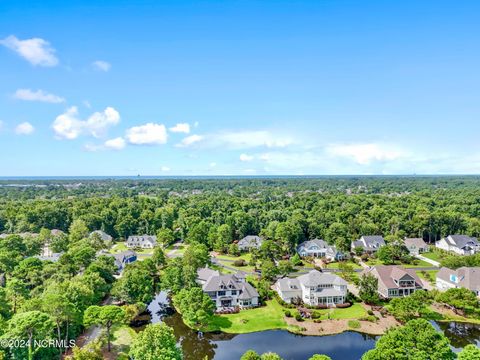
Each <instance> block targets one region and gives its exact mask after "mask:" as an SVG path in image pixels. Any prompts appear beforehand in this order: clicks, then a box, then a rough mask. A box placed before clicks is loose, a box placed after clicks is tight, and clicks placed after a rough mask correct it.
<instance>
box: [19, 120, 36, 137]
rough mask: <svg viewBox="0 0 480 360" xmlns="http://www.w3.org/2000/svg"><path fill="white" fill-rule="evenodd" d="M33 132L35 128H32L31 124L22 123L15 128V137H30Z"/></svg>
mask: <svg viewBox="0 0 480 360" xmlns="http://www.w3.org/2000/svg"><path fill="white" fill-rule="evenodd" d="M34 131H35V128H34V127H33V125H32V124H30V123H29V122H23V123H21V124H18V125H17V126H16V127H15V133H16V134H17V135H30V134H32V133H33V132H34Z"/></svg>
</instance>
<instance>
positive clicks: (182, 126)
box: [169, 123, 190, 134]
mask: <svg viewBox="0 0 480 360" xmlns="http://www.w3.org/2000/svg"><path fill="white" fill-rule="evenodd" d="M169 130H170V131H171V132H174V133H185V134H188V133H189V132H190V125H189V124H187V123H179V124H177V125H175V126H173V127H171V128H170V129H169Z"/></svg>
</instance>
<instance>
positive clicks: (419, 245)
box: [404, 238, 428, 255]
mask: <svg viewBox="0 0 480 360" xmlns="http://www.w3.org/2000/svg"><path fill="white" fill-rule="evenodd" d="M404 243H405V246H406V247H407V249H408V251H409V252H410V254H411V255H419V254H422V253H425V252H428V245H427V243H426V242H425V241H424V240H423V239H422V238H405V240H404Z"/></svg>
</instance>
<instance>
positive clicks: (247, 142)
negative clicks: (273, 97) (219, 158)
mask: <svg viewBox="0 0 480 360" xmlns="http://www.w3.org/2000/svg"><path fill="white" fill-rule="evenodd" d="M213 143H219V145H226V146H228V147H230V148H232V149H248V148H254V147H262V146H264V147H268V148H283V147H286V146H288V145H290V144H292V143H293V140H292V139H291V138H290V137H288V136H282V135H279V134H273V133H271V132H269V131H265V130H259V131H238V132H224V133H220V134H216V135H215V136H214V137H213Z"/></svg>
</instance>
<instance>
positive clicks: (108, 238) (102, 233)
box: [89, 230, 113, 243]
mask: <svg viewBox="0 0 480 360" xmlns="http://www.w3.org/2000/svg"><path fill="white" fill-rule="evenodd" d="M94 234H96V235H98V236H99V237H100V239H102V241H103V242H108V243H109V242H111V241H112V240H113V238H112V237H111V236H110V235H108V234H107V233H106V232H105V231H103V230H95V231H92V232H91V233H90V235H89V236H90V237H91V236H93V235H94Z"/></svg>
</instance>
